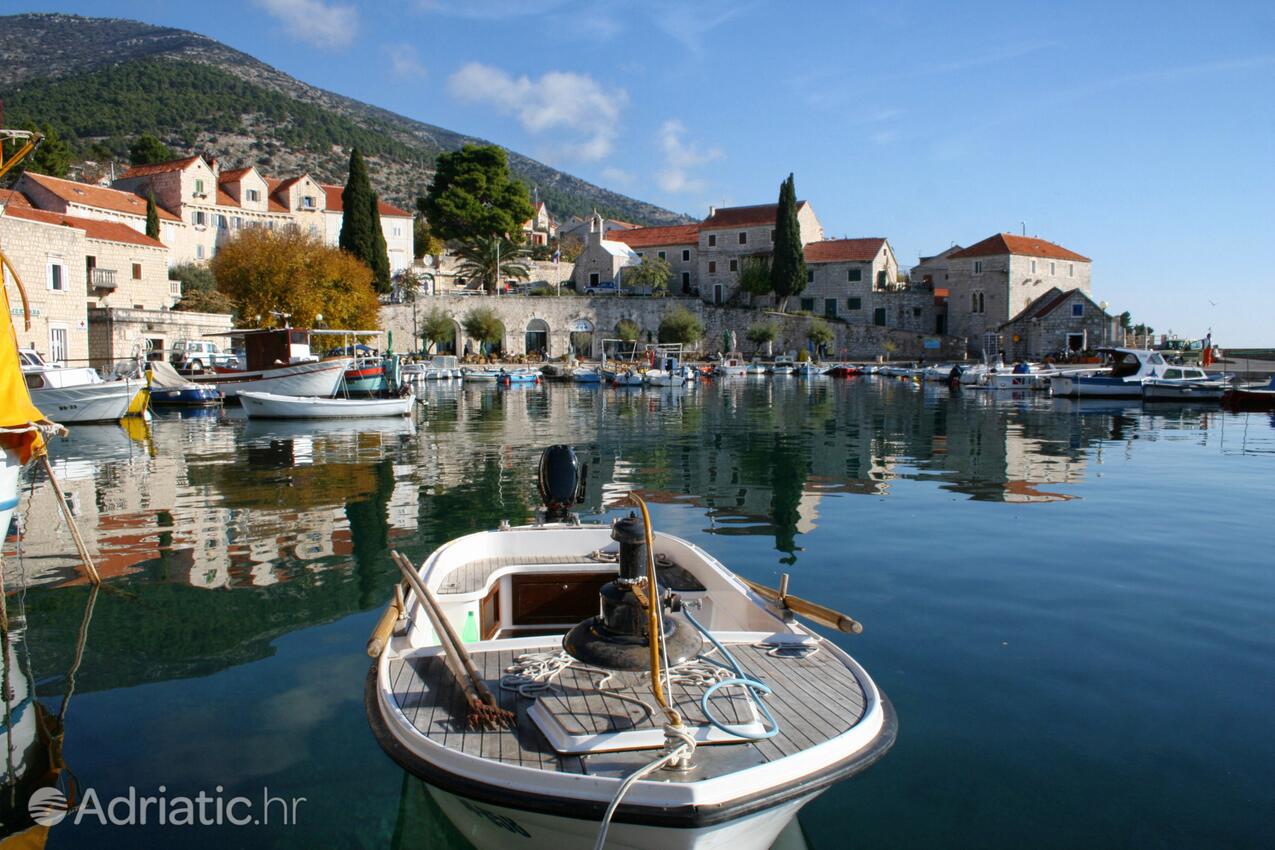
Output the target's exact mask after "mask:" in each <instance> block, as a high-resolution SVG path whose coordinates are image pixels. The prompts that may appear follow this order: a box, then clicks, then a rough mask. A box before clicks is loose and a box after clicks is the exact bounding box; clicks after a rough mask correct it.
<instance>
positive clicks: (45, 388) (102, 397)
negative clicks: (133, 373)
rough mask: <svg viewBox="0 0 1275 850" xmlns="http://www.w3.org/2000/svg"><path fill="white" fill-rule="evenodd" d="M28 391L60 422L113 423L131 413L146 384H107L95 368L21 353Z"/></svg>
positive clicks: (114, 382)
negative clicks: (135, 399) (135, 398)
mask: <svg viewBox="0 0 1275 850" xmlns="http://www.w3.org/2000/svg"><path fill="white" fill-rule="evenodd" d="M18 354H19V357H20V358H21V362H22V374H23V377H24V378H26V384H27V391H28V392H29V393H30V394H31V400H32V401H33V402H35V405H36V407H38V408H40V410H42V411H44V413H45V415H47V416H48V417H49V418H50V419H52V420H54V421H55V422H61V423H77V422H113V421H115V420H117V419H123V418H124V417H125V416H126V415H127V414H128V408H129V404H130V402H132V401H133V399H134V397H135V396H136V395H137V394H138V393H139V392H142V391H143V390H144V389H145V388H146V382H145V381H142V380H132V379H127V378H122V379H119V380H115V381H104V380H102V376H101V375H99V374H98V373H97V370H96V369H91V368H89V367H87V366H81V367H67V366H57V365H50V364H47V363H45V362H44V359H43V358H42V357H40V355H39V354H37V353H36V352H35V351H32V350H30V349H24V350H22V351H20V352H18Z"/></svg>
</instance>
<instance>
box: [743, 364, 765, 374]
mask: <svg viewBox="0 0 1275 850" xmlns="http://www.w3.org/2000/svg"><path fill="white" fill-rule="evenodd" d="M744 374H746V375H753V376H757V377H760V376H761V375H765V374H766V364H765V363H763V362H761V361H760V360H754V361H753V362H752V363H749V364H748V365H747V366H746V367H744Z"/></svg>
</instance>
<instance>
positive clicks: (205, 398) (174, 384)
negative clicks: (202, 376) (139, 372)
mask: <svg viewBox="0 0 1275 850" xmlns="http://www.w3.org/2000/svg"><path fill="white" fill-rule="evenodd" d="M147 372H148V373H149V374H148V376H147V379H148V380H149V381H150V391H151V392H150V401H151V404H153V405H158V406H168V407H210V406H212V405H217V404H221V400H222V399H221V391H220V390H218V389H217V388H216V387H210V386H205V385H201V384H196V383H193V382H191V381H189V380H187V379H186V378H184V377H182V376H181V375H180V374H178V372H177V370H176V369H174V368H173V367H172V366H170V365H169V364H167V363H165V362H164V361H162V360H156V361H155V362H153V363H149V364H147Z"/></svg>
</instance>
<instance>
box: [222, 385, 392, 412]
mask: <svg viewBox="0 0 1275 850" xmlns="http://www.w3.org/2000/svg"><path fill="white" fill-rule="evenodd" d="M239 401H240V403H241V404H242V405H243V410H244V413H245V414H246V415H247V416H248V418H249V419H253V418H256V419H370V418H373V417H378V416H408V415H410V414H411V412H412V405H413V404H414V403H415V401H416V397H415V396H414V395H412V394H411V393H410V392H409V393H408V394H407V395H404V396H401V397H399V398H315V397H310V398H300V397H297V396H288V395H275V394H274V393H259V392H251V391H248V392H241V393H239Z"/></svg>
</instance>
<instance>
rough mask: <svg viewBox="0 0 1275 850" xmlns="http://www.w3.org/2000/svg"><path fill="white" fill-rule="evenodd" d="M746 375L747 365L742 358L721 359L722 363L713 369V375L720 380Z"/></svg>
mask: <svg viewBox="0 0 1275 850" xmlns="http://www.w3.org/2000/svg"><path fill="white" fill-rule="evenodd" d="M747 373H748V364H747V363H745V362H744V359H743V358H742V357H723V358H722V361H721V362H720V363H718V364H717V365H716V366H714V367H713V374H714V375H717V376H718V377H722V378H737V377H739V376H741V375H745V374H747Z"/></svg>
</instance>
